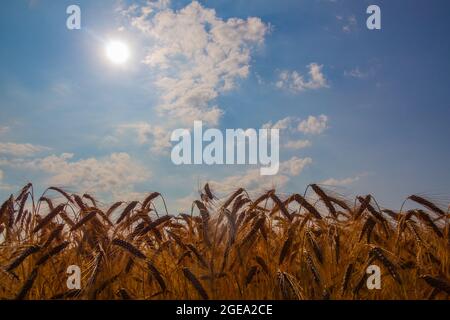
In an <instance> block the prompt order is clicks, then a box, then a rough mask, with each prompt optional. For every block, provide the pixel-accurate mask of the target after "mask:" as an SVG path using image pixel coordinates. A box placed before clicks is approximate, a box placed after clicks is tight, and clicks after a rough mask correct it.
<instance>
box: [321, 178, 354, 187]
mask: <svg viewBox="0 0 450 320" xmlns="http://www.w3.org/2000/svg"><path fill="white" fill-rule="evenodd" d="M360 179H361V176H356V177H350V178H344V179H334V178H330V179H327V180H325V181H322V182H321V184H323V185H327V186H348V185H350V184H353V183H355V182H357V181H359V180H360Z"/></svg>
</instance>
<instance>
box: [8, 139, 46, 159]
mask: <svg viewBox="0 0 450 320" xmlns="http://www.w3.org/2000/svg"><path fill="white" fill-rule="evenodd" d="M49 150H50V148H48V147H43V146H39V145H33V144H30V143H25V144H19V143H11V142H0V155H8V156H15V157H30V156H33V155H35V154H37V153H40V152H43V151H49Z"/></svg>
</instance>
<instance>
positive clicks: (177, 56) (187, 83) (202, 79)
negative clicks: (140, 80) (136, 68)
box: [123, 1, 269, 125]
mask: <svg viewBox="0 0 450 320" xmlns="http://www.w3.org/2000/svg"><path fill="white" fill-rule="evenodd" d="M167 5H168V2H167V1H158V2H149V3H148V5H147V6H143V7H137V6H134V7H132V8H128V9H127V10H125V11H123V13H124V14H125V16H127V17H128V19H129V21H131V24H132V25H133V26H134V27H135V28H137V29H138V30H140V31H141V32H142V34H143V35H144V36H145V37H146V38H147V40H148V41H149V50H148V52H147V55H146V57H145V59H144V61H143V62H144V63H145V64H146V65H147V66H148V67H149V68H151V70H152V72H153V73H154V74H156V80H155V85H156V87H157V88H158V89H159V90H160V94H161V95H160V98H161V103H160V105H159V106H158V107H157V111H158V114H159V116H161V117H162V118H163V119H165V121H167V119H170V121H171V122H176V123H181V124H185V125H186V124H188V125H192V123H193V121H194V120H203V121H204V122H205V123H206V124H209V125H217V124H218V122H219V120H220V118H221V116H222V114H223V110H222V109H221V108H220V107H219V106H217V105H216V104H214V100H215V99H216V98H217V97H218V96H219V95H220V94H222V93H224V92H226V91H230V90H232V89H234V88H235V87H236V86H237V82H238V80H239V79H244V78H246V77H247V76H248V74H249V69H250V61H251V52H252V50H253V48H254V47H255V46H258V45H260V44H262V43H263V42H264V39H265V35H266V34H267V33H268V31H269V27H268V26H267V25H266V24H264V23H263V22H262V21H261V19H259V18H255V17H250V18H247V19H239V18H229V19H227V20H224V19H221V18H220V17H218V16H217V14H216V12H215V10H213V9H207V8H205V7H203V6H202V5H201V4H200V3H198V2H197V1H193V2H192V3H191V4H189V5H187V6H186V7H184V8H182V9H181V10H179V11H175V10H172V9H170V8H167Z"/></svg>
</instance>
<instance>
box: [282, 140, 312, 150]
mask: <svg viewBox="0 0 450 320" xmlns="http://www.w3.org/2000/svg"><path fill="white" fill-rule="evenodd" d="M283 146H284V147H285V148H287V149H292V150H299V149H304V148H308V147H311V146H312V143H311V141H309V140H289V141H288V142H286V143H285V144H284V145H283Z"/></svg>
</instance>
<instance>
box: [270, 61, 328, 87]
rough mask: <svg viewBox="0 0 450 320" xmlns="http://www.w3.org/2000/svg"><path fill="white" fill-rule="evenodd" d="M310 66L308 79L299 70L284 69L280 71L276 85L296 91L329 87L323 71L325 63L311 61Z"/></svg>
mask: <svg viewBox="0 0 450 320" xmlns="http://www.w3.org/2000/svg"><path fill="white" fill-rule="evenodd" d="M308 68H309V71H308V74H309V79H308V80H305V78H304V77H303V76H302V75H301V74H300V73H299V72H297V71H289V70H284V71H281V72H280V73H279V75H278V81H277V82H276V83H275V85H276V86H277V88H280V89H284V90H289V91H291V92H294V93H298V92H302V91H305V90H315V89H320V88H326V87H328V83H327V80H326V78H325V75H324V74H323V73H322V68H323V65H318V64H317V63H311V64H309V65H308Z"/></svg>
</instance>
